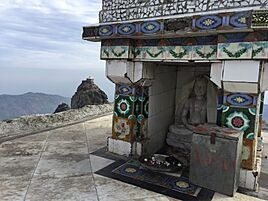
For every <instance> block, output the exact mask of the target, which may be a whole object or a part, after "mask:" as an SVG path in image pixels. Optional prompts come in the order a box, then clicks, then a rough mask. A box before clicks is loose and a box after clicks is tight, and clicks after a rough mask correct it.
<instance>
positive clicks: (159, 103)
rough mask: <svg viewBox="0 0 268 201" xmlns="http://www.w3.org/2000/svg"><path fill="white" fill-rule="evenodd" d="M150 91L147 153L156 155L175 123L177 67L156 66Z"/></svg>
mask: <svg viewBox="0 0 268 201" xmlns="http://www.w3.org/2000/svg"><path fill="white" fill-rule="evenodd" d="M154 69H155V80H154V82H153V85H152V86H151V87H150V91H149V96H150V97H149V100H150V102H149V119H148V138H149V141H148V142H147V144H146V145H145V151H146V152H148V153H154V152H156V151H158V150H159V149H161V148H162V147H163V146H164V145H165V140H166V134H167V131H168V126H169V125H170V124H172V123H173V122H174V111H175V95H176V83H177V66H168V65H164V64H156V66H155V68H154Z"/></svg>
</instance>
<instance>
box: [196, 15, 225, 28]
mask: <svg viewBox="0 0 268 201" xmlns="http://www.w3.org/2000/svg"><path fill="white" fill-rule="evenodd" d="M221 26H222V17H221V16H217V15H206V16H200V17H197V18H196V19H195V20H194V22H193V28H194V29H196V28H197V29H199V30H214V29H217V28H219V27H221Z"/></svg>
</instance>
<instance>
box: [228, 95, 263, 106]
mask: <svg viewBox="0 0 268 201" xmlns="http://www.w3.org/2000/svg"><path fill="white" fill-rule="evenodd" d="M257 99H258V95H257V94H245V93H227V92H226V93H225V94H224V98H223V104H224V105H227V106H233V107H241V108H252V107H253V108H256V107H257Z"/></svg>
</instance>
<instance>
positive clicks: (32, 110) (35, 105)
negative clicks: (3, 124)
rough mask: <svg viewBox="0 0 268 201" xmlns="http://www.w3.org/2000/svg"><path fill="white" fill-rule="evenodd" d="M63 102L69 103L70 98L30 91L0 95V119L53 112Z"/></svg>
mask: <svg viewBox="0 0 268 201" xmlns="http://www.w3.org/2000/svg"><path fill="white" fill-rule="evenodd" d="M63 102H64V103H67V104H70V98H66V97H62V96H58V95H48V94H43V93H31V92H29V93H26V94H22V95H0V120H4V119H13V118H15V117H19V116H23V115H30V114H46V113H53V112H54V111H55V109H56V108H57V106H58V105H59V104H61V103H63Z"/></svg>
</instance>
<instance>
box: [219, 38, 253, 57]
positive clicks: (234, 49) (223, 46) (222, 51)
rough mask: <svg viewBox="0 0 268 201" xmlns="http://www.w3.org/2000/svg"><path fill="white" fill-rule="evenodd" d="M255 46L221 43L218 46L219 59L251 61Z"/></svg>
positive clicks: (248, 43) (247, 43) (246, 43)
mask: <svg viewBox="0 0 268 201" xmlns="http://www.w3.org/2000/svg"><path fill="white" fill-rule="evenodd" d="M252 48H253V44H252V43H251V42H243V43H220V44H218V53H217V58H218V59H251V58H252Z"/></svg>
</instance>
